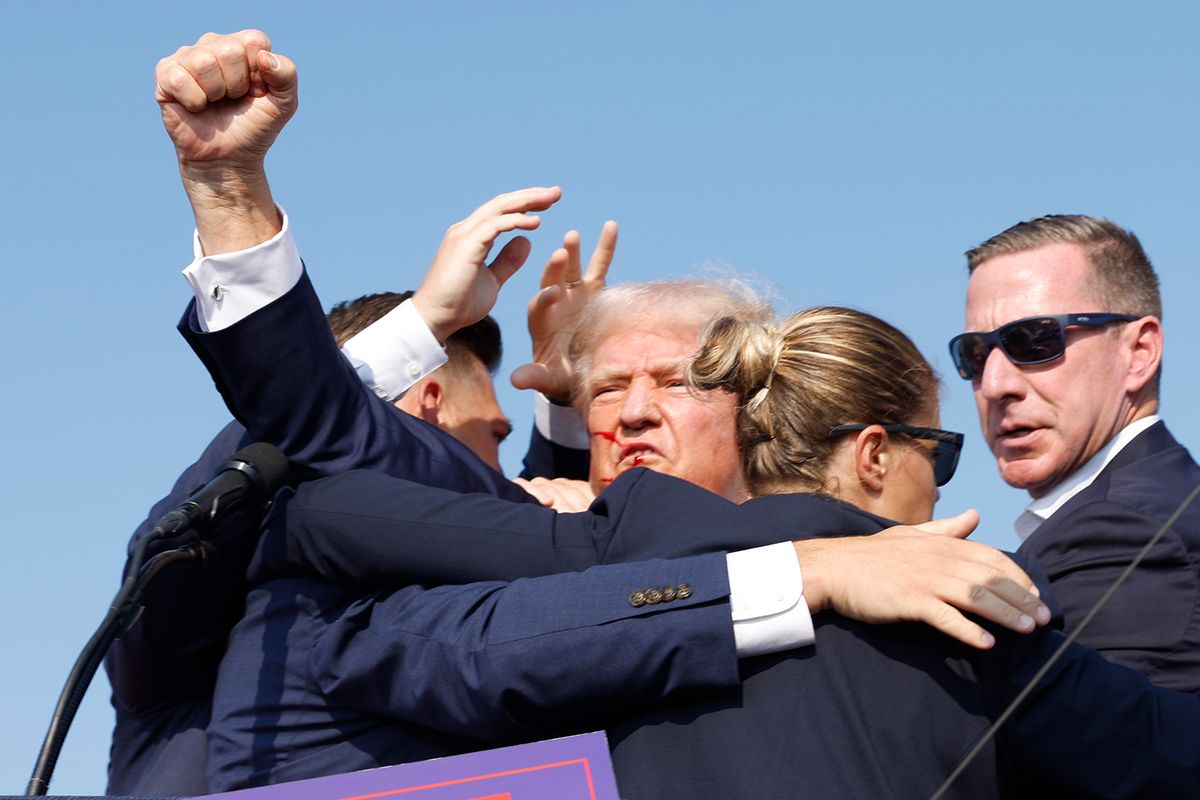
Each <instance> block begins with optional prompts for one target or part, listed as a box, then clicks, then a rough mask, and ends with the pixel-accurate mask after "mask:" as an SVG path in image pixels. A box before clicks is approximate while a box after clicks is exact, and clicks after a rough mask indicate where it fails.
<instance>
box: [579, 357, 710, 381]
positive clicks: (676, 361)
mask: <svg viewBox="0 0 1200 800" xmlns="http://www.w3.org/2000/svg"><path fill="white" fill-rule="evenodd" d="M690 360H691V359H690V358H664V359H660V360H658V361H655V362H653V363H651V364H649V365H647V366H646V369H645V371H646V372H648V373H650V374H651V375H653V376H654V377H656V378H661V377H662V376H664V375H670V374H673V373H676V372H683V371H684V369H685V367H686V366H687V363H688V361H690ZM638 371H639V372H640V371H642V369H641V367H639V368H638ZM632 372H633V370H629V369H624V368H622V369H608V370H605V369H598V370H596V371H594V372H593V373H592V377H591V381H590V382H591V383H593V384H596V383H601V382H603V381H611V380H619V379H622V378H628V377H629V376H630V375H631V374H632Z"/></svg>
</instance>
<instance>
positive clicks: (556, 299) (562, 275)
mask: <svg viewBox="0 0 1200 800" xmlns="http://www.w3.org/2000/svg"><path fill="white" fill-rule="evenodd" d="M616 248H617V223H615V222H613V221H612V220H609V221H608V222H606V223H604V227H603V228H601V230H600V240H599V241H598V242H597V244H596V249H595V250H594V251H592V257H591V258H590V259H589V260H588V265H587V272H586V273H585V272H584V270H583V264H582V261H581V259H580V255H579V231H568V232H567V234H566V235H565V236H564V237H563V246H562V247H560V248H559V249H557V250H555V251H554V253H553V254H551V256H550V260H549V261H547V262H546V268H545V269H544V270H543V271H542V286H541V291H539V292H538V293H537V294H536V295H534V296H533V299H532V300H530V301H529V336H530V338H531V339H532V340H533V361H532V362H531V363H529V364H523V365H522V366H520V367H517V368H516V369H515V370H513V374H512V384H513V386H515V387H516V388H518V389H536V390H538V391H539V392H541V393H542V394H544V395H546V396H547V397H549V398H550V399H551V400H554V401H556V402H559V403H564V404H565V403H566V402H568V401H569V400H570V396H571V374H572V371H571V362H570V358H569V357H568V353H567V346H568V345H569V344H570V340H571V335H572V334H573V333H574V325H575V321H576V320H577V319H578V317H579V315H580V313H582V311H583V309H584V308H586V307H587V304H588V303H589V302H591V300H592V298H594V297H595V296H596V295H597V294H599V293H600V292H601V291H603V290H604V286H605V278H606V276H607V275H608V268H609V267H610V266H611V265H612V260H613V255H614V254H615V253H616Z"/></svg>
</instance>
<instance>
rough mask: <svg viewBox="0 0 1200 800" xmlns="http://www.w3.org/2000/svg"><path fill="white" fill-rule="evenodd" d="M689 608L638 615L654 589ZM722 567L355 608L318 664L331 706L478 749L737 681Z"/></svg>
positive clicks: (459, 592)
mask: <svg viewBox="0 0 1200 800" xmlns="http://www.w3.org/2000/svg"><path fill="white" fill-rule="evenodd" d="M664 584H671V585H676V586H678V585H680V584H687V585H688V586H689V587H692V588H691V591H690V594H689V596H688V597H687V598H682V599H675V600H673V601H672V602H671V603H663V604H660V605H656V606H640V607H635V606H633V605H631V604H630V602H629V595H630V592H631V591H632V590H633V589H635V588H638V587H639V586H640V587H644V586H647V585H659V586H661V585H664ZM727 596H728V583H727V582H726V580H725V576H724V558H723V557H722V556H720V555H712V556H700V557H696V558H693V559H683V560H678V561H657V562H645V563H642V564H636V565H620V566H605V567H597V568H594V569H592V570H588V571H586V572H582V573H573V574H569V575H557V576H551V577H547V578H537V579H532V580H522V581H516V582H513V583H511V584H476V585H472V586H460V587H441V588H439V589H434V590H421V589H419V588H417V587H409V588H408V589H404V590H401V591H399V592H395V593H391V594H388V595H385V596H377V597H372V598H368V599H365V600H362V601H359V602H357V603H355V604H353V605H351V606H350V607H349V608H348V609H347V610H346V611H345V613H343V614H342V615H341V616H340V618H339V619H338V620H337V621H336V622H335V623H334V624H333V625H331V626H330V627H329V628H328V629H327V630H326V631H325V632H324V633H323V635H322V637H321V639H320V640H319V641H318V643H317V645H316V647H315V648H314V651H313V656H312V660H311V664H312V666H313V671H314V678H315V680H316V681H317V683H318V685H319V686H320V688H321V691H322V693H323V694H324V695H325V696H326V697H327V698H330V699H331V700H332V701H334V702H336V703H339V704H343V705H348V706H352V707H359V708H362V709H364V710H367V711H370V713H374V714H378V713H384V714H387V715H389V716H394V717H398V718H402V719H406V720H408V721H411V722H416V723H419V724H423V725H429V726H432V727H435V728H438V729H441V730H446V731H450V732H455V733H461V734H463V735H468V736H472V737H476V738H478V737H484V738H487V739H491V740H495V739H503V738H507V737H511V736H520V735H525V734H528V733H530V732H543V733H544V731H545V730H546V727H547V725H551V726H559V725H567V726H569V725H571V724H572V723H573V722H582V721H586V722H587V724H588V725H591V726H593V727H596V726H600V725H603V724H604V722H603V720H604V719H605V718H609V717H611V716H612V715H619V714H621V713H622V712H629V711H631V710H633V709H637V708H641V707H645V706H649V705H653V704H658V703H661V702H664V701H666V700H669V699H670V698H672V697H675V696H677V695H679V694H682V693H686V692H698V691H712V690H715V689H720V688H727V687H732V686H736V685H737V683H738V681H739V675H738V669H737V661H736V658H735V652H734V645H733V637H732V633H731V626H730V623H729V616H730V614H729V604H728V600H727Z"/></svg>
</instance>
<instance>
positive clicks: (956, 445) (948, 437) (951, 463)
mask: <svg viewBox="0 0 1200 800" xmlns="http://www.w3.org/2000/svg"><path fill="white" fill-rule="evenodd" d="M869 427H871V425H870V424H867V423H855V424H853V425H837V426H835V427H833V428H831V429H830V430H829V438H833V437H834V436H840V435H841V434H843V433H857V432H858V431H862V430H866V429H867V428H869ZM879 427H881V428H883V429H884V430H885V431H887V432H889V433H899V434H902V435H904V436H911V437H913V438H914V439H929V440H931V441H934V442H937V447H936V448H935V449H934V451H933V482H934V483H936V484H937V485H938V486H945V485H946V484H947V483H949V482H950V479H951V478H953V477H954V470H956V469H957V468H958V454H959V453H960V452H962V445H963V435H962V434H961V433H955V432H954V431H944V430H941V429H940V428H918V427H916V426H913V425H880V426H879Z"/></svg>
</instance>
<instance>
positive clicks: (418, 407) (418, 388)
mask: <svg viewBox="0 0 1200 800" xmlns="http://www.w3.org/2000/svg"><path fill="white" fill-rule="evenodd" d="M445 402H446V393H445V392H444V391H443V390H442V384H441V383H440V382H439V381H438V380H437V378H434V377H433V376H429V377H427V378H422V379H421V380H420V381H418V382H417V384H416V385H415V386H413V387H412V388H411V389H409V390H408V391H407V392H405V393H404V395H403V396H401V397H399V398H397V399H396V400H395V401H394V402H393V405H395V406H396V408H398V409H400V410H401V411H403V412H405V413H406V414H412V415H413V416H414V417H417V418H418V419H422V420H424V421H425V422H428V423H429V424H430V425H438V424H439V423H440V422H441V415H442V405H443V404H444V403H445Z"/></svg>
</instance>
